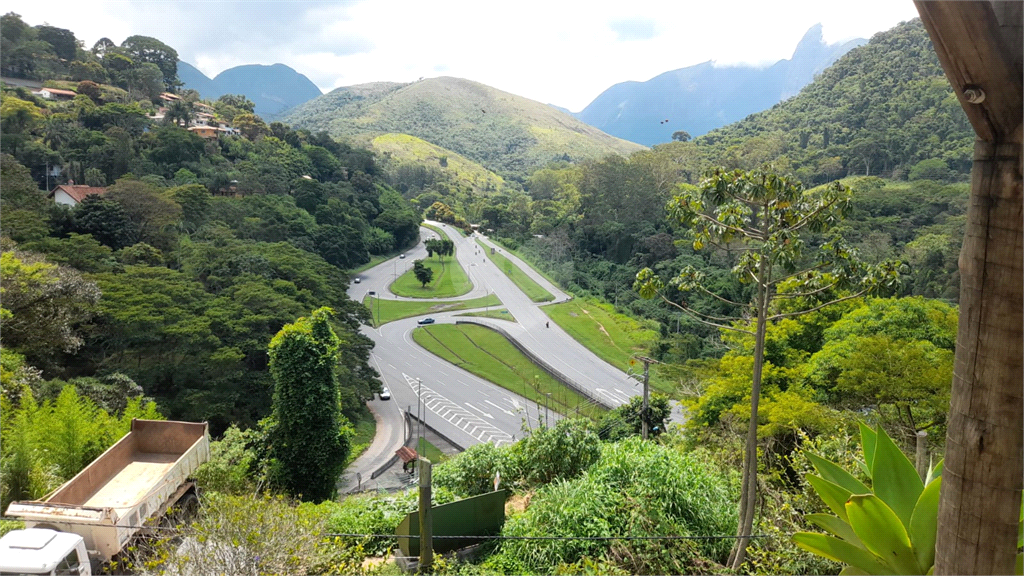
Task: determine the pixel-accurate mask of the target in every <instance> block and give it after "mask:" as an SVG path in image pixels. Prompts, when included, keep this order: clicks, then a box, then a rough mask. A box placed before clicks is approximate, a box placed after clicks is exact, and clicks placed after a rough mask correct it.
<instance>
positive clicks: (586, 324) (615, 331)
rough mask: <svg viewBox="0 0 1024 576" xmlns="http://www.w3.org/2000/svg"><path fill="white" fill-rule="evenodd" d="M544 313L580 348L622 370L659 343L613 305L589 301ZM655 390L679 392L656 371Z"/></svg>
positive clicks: (572, 302) (556, 306) (558, 306)
mask: <svg viewBox="0 0 1024 576" xmlns="http://www.w3.org/2000/svg"><path fill="white" fill-rule="evenodd" d="M541 309H542V310H544V313H545V314H547V315H548V317H550V318H551V320H553V321H554V322H555V323H556V324H558V325H559V326H561V327H562V329H563V330H565V331H566V332H568V333H569V335H570V336H572V337H573V338H575V339H576V340H577V341H578V342H579V343H580V344H583V345H584V346H586V347H587V348H588V349H589V350H590V351H591V352H593V353H594V354H597V355H598V356H599V357H600V358H601V359H602V360H604V361H605V362H608V363H609V364H611V365H612V366H616V367H618V368H621V369H622V370H628V369H629V368H630V365H629V359H630V357H631V356H633V355H635V354H647V353H648V352H649V349H650V346H651V345H652V344H653V343H655V342H657V340H658V333H657V332H656V331H655V330H653V329H651V328H649V327H647V326H646V325H644V324H643V323H641V322H639V321H637V320H634V319H633V318H630V317H629V316H626V315H624V314H619V313H617V312H615V311H614V307H613V306H612V305H610V304H603V303H600V302H597V301H596V300H592V299H589V298H587V299H575V300H570V301H569V302H563V303H561V304H552V305H550V306H544V307H543V308H541ZM641 368H642V367H641ZM634 369H635V370H636V368H634ZM651 387H652V388H653V389H654V390H657V391H658V392H662V393H664V394H669V395H672V393H673V391H674V388H675V387H674V386H673V385H672V383H671V382H669V381H667V380H664V379H663V378H661V377H659V376H657V375H656V374H654V371H653V370H652V371H651Z"/></svg>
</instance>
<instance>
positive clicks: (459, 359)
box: [412, 324, 604, 419]
mask: <svg viewBox="0 0 1024 576" xmlns="http://www.w3.org/2000/svg"><path fill="white" fill-rule="evenodd" d="M412 337H413V340H415V341H416V343H417V344H419V345H420V346H423V347H424V348H426V349H427V350H429V351H430V352H432V353H433V354H435V355H437V356H439V357H441V358H443V359H445V360H447V361H448V362H451V363H452V364H455V365H456V366H459V367H461V368H463V369H465V370H468V371H470V372H472V373H473V374H476V375H477V376H480V377H481V378H484V379H485V380H489V381H491V382H493V383H495V384H497V385H498V386H501V387H502V388H505V389H507V390H509V391H511V392H515V393H516V394H519V395H520V396H523V397H525V398H529V399H530V400H533V401H534V402H537V403H538V404H541V405H544V404H545V403H547V404H548V406H550V407H551V409H553V410H555V411H556V412H559V413H561V414H566V415H570V414H575V413H576V410H577V407H579V413H580V414H582V415H584V416H587V417H590V418H593V419H597V418H598V417H600V416H601V414H603V412H604V410H603V409H602V408H600V407H598V406H594V405H592V404H590V403H589V400H587V398H586V397H584V396H582V395H580V394H579V393H577V392H576V391H574V390H572V389H570V388H567V387H565V386H563V385H562V384H561V383H560V382H558V381H557V380H555V379H554V378H552V377H551V375H550V374H548V373H547V372H545V371H543V370H541V369H540V367H538V366H537V365H536V364H534V363H533V362H531V361H530V359H529V358H527V357H526V356H524V355H523V354H522V353H521V352H520V351H519V350H517V349H516V348H515V347H514V346H512V344H511V343H509V341H508V340H506V339H505V337H504V336H502V335H501V334H498V333H497V332H495V331H493V330H490V329H488V328H484V327H483V326H473V325H467V324H463V325H454V324H438V325H434V326H424V327H422V328H418V329H416V330H414V331H413V333H412Z"/></svg>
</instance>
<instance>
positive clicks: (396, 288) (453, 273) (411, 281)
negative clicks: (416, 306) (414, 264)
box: [391, 255, 473, 298]
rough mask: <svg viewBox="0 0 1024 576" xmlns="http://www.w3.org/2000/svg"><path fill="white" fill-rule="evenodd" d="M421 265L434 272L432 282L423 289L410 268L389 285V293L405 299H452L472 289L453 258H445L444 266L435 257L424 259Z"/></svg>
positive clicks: (463, 271)
mask: <svg viewBox="0 0 1024 576" xmlns="http://www.w3.org/2000/svg"><path fill="white" fill-rule="evenodd" d="M423 265H424V266H426V267H427V268H430V269H431V270H433V271H434V280H433V281H432V282H431V283H430V284H427V285H426V286H425V287H424V286H423V285H422V284H420V281H419V280H417V279H416V274H415V273H413V271H412V268H410V269H409V271H408V272H406V273H405V274H402V275H401V276H399V277H398V279H397V280H395V282H394V283H393V284H391V292H392V293H394V294H397V295H399V296H405V297H406V298H452V297H454V296H462V295H463V294H465V293H466V292H469V291H470V290H472V289H473V284H472V283H471V282H470V281H469V277H467V276H466V271H465V270H463V269H462V265H461V264H459V262H458V260H456V259H455V256H454V255H452V256H445V259H444V265H443V266H442V265H441V261H440V260H438V257H437V256H436V255H435V256H434V257H432V258H425V259H424V260H423Z"/></svg>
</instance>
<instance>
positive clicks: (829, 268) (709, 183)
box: [634, 168, 898, 570]
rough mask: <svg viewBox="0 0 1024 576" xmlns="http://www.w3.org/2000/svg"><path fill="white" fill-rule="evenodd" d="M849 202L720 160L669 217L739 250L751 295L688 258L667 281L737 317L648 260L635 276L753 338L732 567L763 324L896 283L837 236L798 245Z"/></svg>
mask: <svg viewBox="0 0 1024 576" xmlns="http://www.w3.org/2000/svg"><path fill="white" fill-rule="evenodd" d="M849 205H850V194H849V190H848V189H847V188H846V187H845V186H843V185H842V184H840V183H839V182H833V183H831V184H829V185H828V186H823V187H821V188H820V189H817V190H815V191H812V192H809V191H805V190H804V188H803V185H801V184H800V182H797V181H793V180H790V179H789V178H786V177H784V176H780V175H779V174H777V173H775V172H774V171H773V170H772V169H771V168H762V169H758V170H751V171H749V172H744V171H741V170H734V171H726V170H724V169H717V170H714V171H711V172H709V174H708V176H707V177H706V178H705V179H704V180H702V181H701V183H700V186H698V187H694V186H685V185H684V186H681V187H680V189H679V193H678V194H677V195H676V196H675V198H674V199H672V200H671V201H670V202H669V204H668V210H669V216H670V218H671V219H673V220H675V221H677V222H678V223H679V224H681V225H682V226H683V227H684V228H685V229H687V230H688V232H689V234H690V236H691V238H692V240H693V248H694V250H702V249H705V248H711V247H725V246H727V245H728V246H729V247H730V248H731V249H737V250H739V251H740V253H741V256H740V257H739V262H738V264H737V265H736V266H735V267H734V268H733V274H734V275H735V276H736V277H737V279H738V280H739V281H740V282H743V283H753V284H754V286H755V291H754V298H753V301H751V302H734V301H731V300H729V299H727V298H725V297H722V296H720V295H719V294H716V293H715V292H713V291H712V290H710V289H708V288H707V285H706V284H707V283H706V281H705V277H704V275H703V273H702V272H700V271H698V270H697V269H695V268H694V267H692V266H687V267H686V268H684V269H683V270H682V271H681V272H680V273H679V274H678V275H677V276H676V277H675V278H673V279H672V280H671V282H670V284H671V285H672V286H675V287H676V288H677V289H678V290H680V291H682V292H686V293H691V292H696V293H698V294H703V295H706V296H710V297H713V298H715V299H717V300H719V301H721V302H723V303H725V304H727V305H729V306H731V307H733V308H734V309H736V310H738V311H739V314H737V315H736V316H734V317H724V316H713V315H709V314H706V313H702V312H700V311H698V310H695V309H693V308H691V307H690V306H688V305H687V303H686V301H685V300H683V301H681V302H677V301H676V300H674V299H672V298H669V297H668V296H666V295H665V293H664V289H665V288H666V284H665V283H664V282H663V281H662V280H661V279H660V278H659V277H658V276H657V275H656V274H655V273H654V272H653V271H652V270H651V269H649V268H645V269H643V270H641V271H640V272H639V273H638V274H637V276H636V283H635V285H634V288H635V289H636V290H637V291H638V292H639V293H640V296H641V297H643V298H654V297H655V296H660V297H661V298H662V299H663V300H664V301H665V302H667V303H669V304H671V305H673V306H674V307H676V308H678V309H679V310H680V311H682V312H683V313H685V314H687V315H689V316H690V317H691V318H693V319H695V320H697V321H699V322H701V323H704V324H706V325H710V326H715V327H718V328H719V329H722V330H727V331H733V332H739V333H744V334H748V335H751V336H753V337H754V357H753V362H752V366H751V372H752V374H751V389H750V418H749V425H748V429H747V437H746V447H745V456H744V462H743V483H742V488H741V492H740V506H739V527H738V529H737V539H736V545H735V546H734V548H733V551H732V553H731V554H730V557H729V562H728V565H729V566H730V567H731V568H732V569H734V570H738V569H739V568H740V566H741V565H742V564H743V561H744V558H745V556H746V548H747V544H748V543H749V537H750V535H751V530H752V526H753V522H754V508H755V500H756V489H757V437H758V436H757V431H758V426H757V425H758V407H759V402H760V396H761V381H762V375H763V374H762V372H763V369H764V366H765V334H766V330H767V327H768V324H769V323H774V322H778V321H780V320H784V319H786V318H790V317H793V316H798V315H801V314H806V313H808V312H813V311H816V310H821V309H822V308H824V307H826V306H829V305H831V304H835V303H838V302H842V301H845V300H850V299H853V298H857V297H860V296H862V295H864V294H867V293H869V292H872V291H876V290H878V289H880V288H883V287H893V286H895V285H896V283H897V282H898V274H897V273H896V270H895V265H891V264H883V265H879V266H877V267H873V266H868V265H866V264H864V263H862V262H860V261H858V259H857V258H856V254H855V252H854V251H853V249H852V248H850V247H848V246H847V245H846V244H845V243H844V242H843V240H842V238H841V237H840V236H838V235H834V236H832V237H831V238H830V239H828V240H827V241H826V242H825V243H824V244H822V245H821V246H820V248H819V249H818V252H817V257H816V258H811V257H808V256H806V255H805V254H804V251H805V239H804V236H806V235H807V234H808V233H819V234H824V233H828V232H829V231H830V230H831V229H832V228H833V227H835V226H836V224H838V223H839V222H841V221H842V219H843V217H844V216H845V214H846V212H847V211H848V208H849ZM776 299H780V300H782V301H784V302H785V303H786V306H785V307H784V309H783V310H784V311H779V310H774V309H773V307H772V303H773V301H775V300H776Z"/></svg>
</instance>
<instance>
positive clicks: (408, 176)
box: [370, 134, 505, 193]
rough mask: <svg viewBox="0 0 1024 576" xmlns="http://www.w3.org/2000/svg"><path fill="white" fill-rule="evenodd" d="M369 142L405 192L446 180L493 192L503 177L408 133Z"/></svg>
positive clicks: (462, 186) (456, 184)
mask: <svg viewBox="0 0 1024 576" xmlns="http://www.w3.org/2000/svg"><path fill="white" fill-rule="evenodd" d="M370 145H371V146H372V147H373V150H374V151H375V152H376V153H377V155H378V157H379V158H380V159H381V160H382V162H383V164H384V167H385V169H386V170H387V172H388V175H389V180H390V181H392V183H393V184H395V185H397V187H398V188H399V189H400V190H402V191H403V192H406V191H408V190H410V189H412V190H417V189H423V188H425V187H426V186H429V185H430V184H433V183H434V182H438V181H441V182H447V183H450V184H453V185H455V186H456V187H458V188H464V189H467V190H470V191H472V192H474V193H480V192H484V193H486V192H494V191H497V190H500V189H501V188H502V186H504V185H505V180H504V179H503V178H502V177H501V176H498V175H497V174H495V173H494V172H491V171H490V170H488V169H486V168H484V167H483V166H481V165H480V164H477V163H476V162H473V161H472V160H469V159H468V158H465V157H463V156H462V155H460V154H456V153H455V152H452V151H450V150H447V149H445V148H442V147H440V146H437V145H434V144H431V143H430V142H427V141H426V140H422V139H420V138H417V137H415V136H410V135H408V134H382V135H380V136H377V137H376V138H374V139H373V140H372V141H371V142H370Z"/></svg>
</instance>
